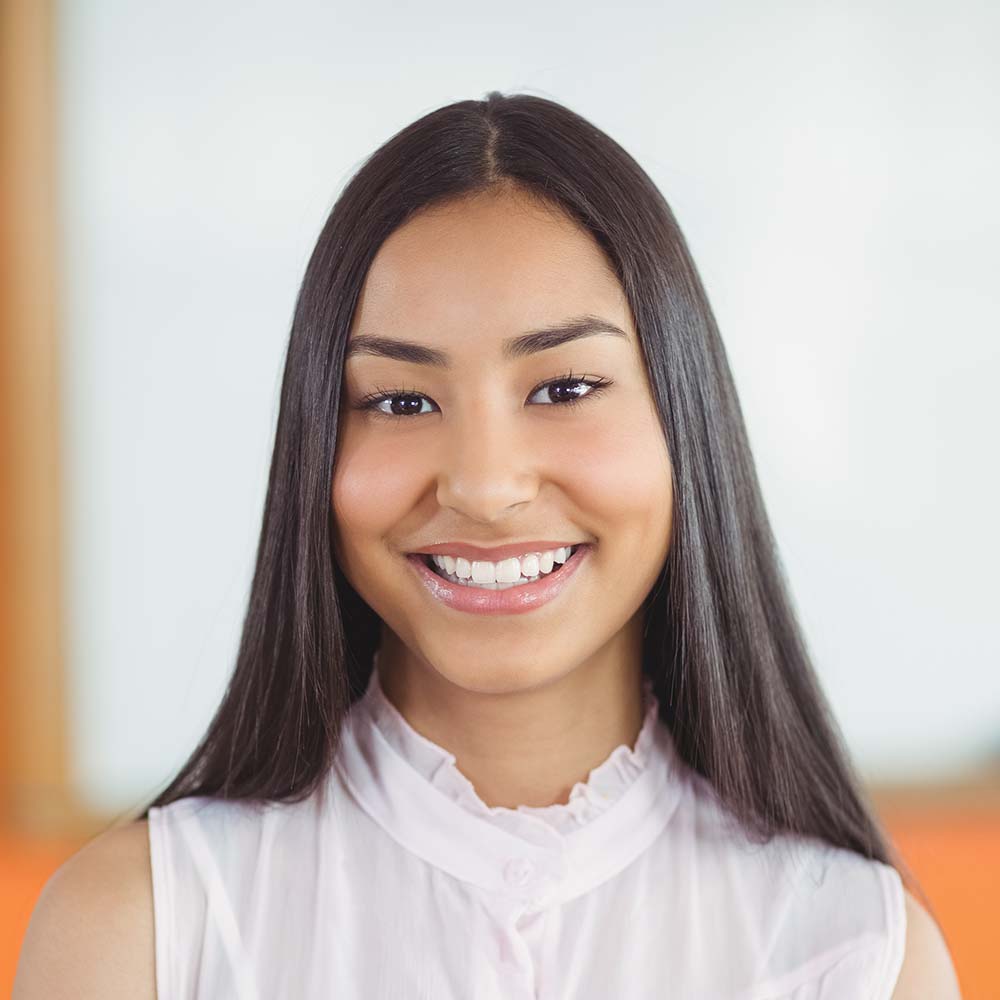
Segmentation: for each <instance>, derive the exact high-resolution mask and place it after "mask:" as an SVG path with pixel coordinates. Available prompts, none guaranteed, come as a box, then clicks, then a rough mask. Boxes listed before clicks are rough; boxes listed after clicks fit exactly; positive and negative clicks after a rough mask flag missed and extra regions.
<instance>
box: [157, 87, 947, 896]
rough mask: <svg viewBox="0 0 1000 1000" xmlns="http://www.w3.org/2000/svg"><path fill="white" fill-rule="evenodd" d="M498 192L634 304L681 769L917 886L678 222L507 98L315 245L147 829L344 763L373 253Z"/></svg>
mask: <svg viewBox="0 0 1000 1000" xmlns="http://www.w3.org/2000/svg"><path fill="white" fill-rule="evenodd" d="M498 186H507V187H515V188H518V189H521V190H526V191H528V192H530V193H533V194H534V195H536V196H538V197H540V198H542V199H545V200H546V201H547V202H548V203H549V204H552V205H554V206H556V207H558V208H560V209H561V210H562V211H563V212H566V213H568V214H569V216H570V217H571V218H573V219H575V220H576V221H577V222H578V223H579V224H580V225H581V226H583V227H585V228H586V229H587V230H588V231H589V232H590V233H591V234H592V235H593V237H594V239H596V240H597V242H598V244H599V245H600V246H601V247H602V248H603V250H604V252H605V253H606V254H607V257H608V259H609V260H610V262H611V263H612V265H613V266H614V268H615V271H616V273H617V275H618V278H619V281H620V282H621V285H622V287H623V289H624V292H625V295H626V297H627V301H628V303H629V305H630V307H631V309H632V313H633V317H634V320H635V326H636V330H637V331H638V335H639V341H640V344H641V347H642V350H643V353H644V358H645V363H646V366H647V369H648V374H649V384H650V386H651V389H652V393H653V396H654V398H655V402H656V405H657V407H658V411H659V414H660V419H661V422H662V426H663V433H664V435H665V436H666V441H667V445H668V449H669V454H670V458H671V463H672V465H673V475H674V525H673V529H672V530H673V534H672V541H671V546H670V550H669V554H668V556H667V559H666V561H665V564H664V566H663V570H662V572H661V575H660V577H659V579H658V581H657V583H656V585H655V586H654V587H653V588H652V589H651V591H650V593H649V594H648V595H647V597H646V601H645V605H644V608H645V635H644V650H643V670H644V672H645V673H646V674H647V675H648V676H649V677H650V678H651V679H652V681H653V685H654V690H655V692H656V694H657V696H658V697H659V700H660V706H661V716H662V718H663V720H664V722H665V723H666V724H667V725H668V726H669V728H670V730H671V732H672V734H673V738H674V741H675V744H676V747H677V750H678V753H679V754H680V756H681V757H682V758H683V759H684V760H685V761H686V762H687V763H688V764H689V765H690V766H691V767H692V768H693V769H694V770H695V771H696V772H698V773H699V774H700V775H702V776H703V777H704V778H705V779H707V782H708V784H709V786H710V787H711V789H712V790H713V791H714V793H715V795H716V796H717V797H718V798H719V799H720V800H721V802H722V803H723V804H724V805H725V806H726V807H727V808H728V810H729V811H730V813H731V814H732V815H733V816H735V817H736V818H737V819H738V820H739V821H740V822H741V823H742V825H743V826H744V828H745V829H746V830H747V831H748V832H749V833H750V835H751V837H753V838H754V839H759V840H761V841H766V840H768V839H770V838H771V837H772V836H774V835H775V834H778V833H794V834H801V835H805V836H812V837H817V838H820V839H822V840H824V841H826V842H828V843H829V844H832V845H834V846H837V847H842V848H847V849H849V850H851V851H855V852H857V853H859V854H861V855H863V856H864V857H866V858H869V859H876V860H879V861H882V862H884V863H887V864H892V865H893V866H894V867H896V868H897V869H898V870H900V871H901V872H902V873H904V875H905V880H906V881H907V883H908V884H910V885H913V886H916V887H917V888H918V891H919V884H918V883H917V881H916V879H915V878H914V877H913V876H912V873H910V872H909V870H908V868H907V866H906V865H905V863H904V862H903V860H902V858H901V857H900V856H898V855H897V853H896V851H895V849H894V847H893V845H892V844H891V841H890V840H889V838H888V837H887V836H886V834H885V833H884V831H883V830H882V828H881V827H880V824H879V821H878V819H877V817H876V814H875V810H874V808H873V807H872V805H871V803H870V802H869V801H868V800H867V798H866V796H865V792H864V789H863V785H862V783H861V781H860V779H859V777H858V775H857V774H856V773H855V771H854V770H853V768H852V764H851V762H850V757H849V754H848V751H847V747H846V744H845V742H844V741H843V737H842V735H841V733H840V731H839V729H838V727H837V724H836V722H835V720H834V718H833V714H832V712H831V710H830V708H829V705H828V704H827V702H826V699H825V697H824V694H823V692H822V690H821V687H820V685H819V682H818V680H817V677H816V675H815V673H814V669H813V666H812V664H811V661H810V658H809V654H808V652H807V649H806V645H805V641H804V638H803V635H802V632H801V629H800V626H799V624H798V622H797V620H796V616H795V612H794V610H793V607H792V605H791V602H790V600H789V596H788V590H787V584H786V581H785V578H784V574H783V569H782V566H781V563H780V559H779V556H778V552H777V548H776V545H775V541H774V537H773V534H772V532H771V527H770V524H769V521H768V517H767V514H766V511H765V508H764V503H763V500H762V497H761V492H760V487H759V485H758V481H757V475H756V471H755V468H754V463H753V457H752V454H751V450H750V445H749V442H748V439H747V433H746V429H745V426H744V422H743V417H742V413H741V410H740V405H739V401H738V399H737V395H736V390H735V387H734V384H733V378H732V374H731V372H730V369H729V363H728V360H727V358H726V352H725V349H724V347H723V344H722V340H721V338H720V336H719V331H718V328H717V326H716V322H715V318H714V316H713V314H712V309H711V307H710V306H709V303H708V298H707V296H706V294H705V290H704V288H703V287H702V283H701V279H700V278H699V275H698V272H697V270H696V269H695V265H694V263H693V261H692V259H691V255H690V253H689V251H688V247H687V244H686V242H685V239H684V236H683V234H682V233H681V230H680V228H679V227H678V225H677V222H676V220H675V219H674V215H673V213H672V211H671V209H670V207H669V206H668V204H667V203H666V201H665V200H664V198H663V196H662V194H661V193H660V192H659V190H658V189H657V188H656V186H655V184H654V183H653V182H652V180H651V179H650V178H649V177H648V176H647V175H646V173H645V172H644V171H643V170H642V168H641V167H640V166H639V165H638V163H636V161H635V160H634V159H633V158H632V157H631V156H630V155H629V154H628V153H627V152H626V151H625V150H624V149H623V148H622V147H621V146H619V145H618V144H617V143H616V142H615V141H614V140H612V139H611V138H610V137H609V136H607V135H606V134H605V133H604V132H602V131H600V130H599V129H598V128H597V127H596V126H594V125H592V124H591V123H590V122H589V121H587V120H586V119H584V118H582V117H581V116H579V115H578V114H575V113H574V112H572V111H570V110H569V109H567V108H565V107H563V106H561V105H559V104H558V103H555V102H553V101H550V100H546V99H543V98H540V97H536V96H530V95H525V94H514V95H509V96H504V95H503V94H501V93H500V92H498V91H493V92H491V93H490V94H488V95H487V97H486V99H485V100H482V101H472V100H469V101H459V102H457V103H455V104H450V105H448V106H447V107H443V108H440V109H438V110H436V111H433V112H431V113H429V114H427V115H425V116H423V117H422V118H420V119H419V120H418V121H416V122H414V123H413V124H411V125H408V126H407V127H405V128H404V129H402V130H401V131H400V132H398V133H397V134H396V135H394V136H393V137H392V138H390V139H389V140H388V141H387V142H386V143H385V144H384V145H382V146H381V147H380V148H379V149H378V150H376V151H375V152H374V153H373V154H372V155H371V156H370V157H369V158H368V160H367V161H366V162H365V163H364V164H363V165H362V166H361V168H360V169H359V170H358V171H357V173H356V174H355V175H354V176H353V178H352V179H351V180H350V182H349V183H348V184H347V186H346V187H345V189H344V191H343V193H342V194H341V196H340V198H339V199H338V200H337V203H336V204H335V205H334V207H333V210H332V211H331V213H330V217H329V218H328V220H327V221H326V224H325V225H324V227H323V230H322V232H321V233H320V236H319V239H318V241H317V243H316V247H315V249H314V251H313V253H312V256H311V258H310V260H309V264H308V266H307V268H306V273H305V277H304V279H303V282H302V287H301V289H300V291H299V295H298V299H297V301H296V305H295V311H294V317H293V320H292V328H291V335H290V338H289V344H288V353H287V357H286V361H285V370H284V378H283V381H282V387H281V405H280V411H279V414H278V423H277V430H276V435H275V442H274V453H273V456H272V459H271V469H270V477H269V481H268V487H267V497H266V501H265V505H264V515H263V524H262V526H261V534H260V540H259V543H258V548H257V560H256V567H255V570H254V575H253V583H252V587H251V591H250V597H249V606H248V609H247V615H246V619H245V622H244V625H243V633H242V638H241V641H240V646H239V652H238V654H237V658H236V667H235V670H234V671H233V675H232V678H231V680H230V682H229V685H228V688H227V690H226V692H225V694H224V696H223V698H222V702H221V704H220V705H219V708H218V710H217V711H216V713H215V716H214V718H213V719H212V721H211V723H210V724H209V727H208V730H207V732H206V733H205V735H204V737H203V738H202V740H201V742H200V743H199V745H198V747H197V748H196V749H195V750H194V752H193V753H192V754H191V756H190V758H189V759H188V760H187V762H186V763H185V764H184V765H183V767H182V768H181V770H180V772H179V773H178V774H177V776H176V777H175V778H174V779H173V781H171V783H170V784H169V785H168V786H167V788H166V789H165V790H164V791H162V792H161V793H160V794H159V795H158V796H157V797H156V798H155V800H153V801H152V802H151V803H150V804H149V806H147V807H146V808H145V809H144V810H143V812H142V813H141V815H140V816H139V818H147V817H148V810H149V808H150V806H162V805H166V804H167V803H169V802H172V801H174V800H176V799H179V798H183V797H186V796H194V795H198V796H212V797H216V798H223V799H241V800H256V801H289V802H290V801H300V800H302V799H303V798H305V797H307V796H308V795H309V794H310V793H311V792H312V791H313V790H314V789H315V788H316V786H317V784H318V782H320V780H321V779H322V778H323V777H324V775H325V774H326V772H327V770H328V768H329V767H330V765H331V763H332V760H333V757H334V754H335V752H336V750H337V746H338V740H339V732H340V725H341V721H342V720H343V718H344V716H345V714H346V712H347V711H348V709H349V708H350V706H351V704H353V702H354V701H355V700H356V699H357V698H358V697H359V696H360V694H361V693H362V692H363V691H364V688H365V685H366V683H367V681H368V679H369V677H370V674H371V669H372V655H373V653H374V651H375V648H376V645H377V643H378V640H379V625H380V622H379V619H378V617H377V615H376V614H375V613H374V612H373V611H372V609H371V608H370V607H368V605H367V604H365V602H364V601H363V600H362V599H361V598H360V597H359V595H358V594H357V592H356V591H355V590H354V589H353V588H352V587H351V585H350V584H349V583H348V581H347V580H346V578H345V577H344V576H343V574H342V573H341V571H340V568H339V567H338V565H337V563H336V560H335V559H334V557H333V547H332V538H333V531H332V528H333V520H332V519H333V511H332V504H331V482H332V472H333V466H334V455H335V450H336V443H337V415H338V412H339V409H340V403H341V401H340V392H341V381H342V373H343V359H344V349H345V345H346V343H347V339H348V332H349V329H350V326H351V321H352V316H353V314H354V310H355V305H356V303H357V300H358V296H359V294H360V291H361V287H362V284H363V282H364V279H365V276H366V274H367V272H368V268H369V266H370V264H371V261H372V259H373V258H374V256H375V254H376V252H377V251H378V249H379V247H380V246H381V244H382V243H383V241H384V240H385V239H386V238H387V237H388V236H389V234H390V233H392V232H393V230H395V229H396V228H397V227H399V226H400V225H402V224H403V223H404V222H405V221H406V220H407V219H408V218H409V217H410V216H411V215H412V214H413V213H414V212H417V211H419V210H420V209H423V208H425V207H427V206H430V205H432V204H434V203H439V202H443V201H444V200H446V199H457V198H460V197H461V196H463V195H469V194H473V193H478V192H481V191H484V190H486V189H490V188H495V187H498ZM921 895H922V894H921ZM928 908H929V907H928Z"/></svg>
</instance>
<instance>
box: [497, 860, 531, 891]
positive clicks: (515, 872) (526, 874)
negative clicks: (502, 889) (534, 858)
mask: <svg viewBox="0 0 1000 1000" xmlns="http://www.w3.org/2000/svg"><path fill="white" fill-rule="evenodd" d="M534 874H535V866H534V865H533V864H532V863H531V862H530V861H529V860H528V859H527V858H511V859H510V860H509V861H508V862H507V864H506V865H505V866H504V870H503V877H504V878H505V879H506V880H507V884H508V885H515V886H525V885H527V884H528V883H529V882H530V881H531V877H532V876H533V875H534Z"/></svg>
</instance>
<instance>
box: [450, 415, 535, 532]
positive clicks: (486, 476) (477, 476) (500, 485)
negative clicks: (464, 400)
mask: <svg viewBox="0 0 1000 1000" xmlns="http://www.w3.org/2000/svg"><path fill="white" fill-rule="evenodd" d="M502 409H503V408H502V407H501V406H500V405H493V406H490V405H489V404H484V405H481V406H475V407H470V408H469V409H467V410H466V411H464V413H463V415H462V417H461V418H459V419H456V420H455V421H453V422H452V423H451V426H450V427H449V428H448V433H447V434H446V435H445V436H444V439H443V441H442V451H441V452H440V458H439V462H438V472H437V501H438V503H439V504H440V505H441V506H442V507H450V508H451V509H452V510H454V511H455V512H456V513H458V514H460V515H461V516H462V517H463V518H467V519H468V520H470V521H479V522H482V523H491V522H494V521H496V520H498V519H500V518H502V517H503V516H504V515H505V514H506V512H507V511H508V510H510V508H512V507H516V506H518V505H519V504H524V503H528V502H529V501H531V500H532V499H534V497H535V496H536V495H537V493H538V486H539V470H538V469H537V467H536V466H537V460H538V456H537V453H536V452H535V451H534V450H533V449H532V447H531V443H530V440H529V435H528V434H527V432H526V425H524V424H522V425H521V426H519V423H520V421H519V418H518V414H516V413H515V414H511V412H510V411H509V409H503V412H501V410H502Z"/></svg>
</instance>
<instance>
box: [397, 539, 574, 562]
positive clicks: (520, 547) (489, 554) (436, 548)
mask: <svg viewBox="0 0 1000 1000" xmlns="http://www.w3.org/2000/svg"><path fill="white" fill-rule="evenodd" d="M586 544H587V543H586V542H567V541H560V542H513V543H512V544H510V545H500V546H498V547H497V548H493V549H484V548H480V547H479V546H478V545H468V544H466V543H465V542H439V543H438V544H437V545H428V546H426V547H424V548H422V549H419V550H418V551H416V552H413V553H412V554H413V555H438V556H440V555H449V556H461V558H463V559H468V560H469V562H475V561H477V560H478V561H480V562H502V561H503V560H504V559H513V558H514V557H515V556H522V555H524V554H525V553H527V552H547V551H548V550H549V549H558V548H563V547H567V548H571V547H572V546H574V545H586Z"/></svg>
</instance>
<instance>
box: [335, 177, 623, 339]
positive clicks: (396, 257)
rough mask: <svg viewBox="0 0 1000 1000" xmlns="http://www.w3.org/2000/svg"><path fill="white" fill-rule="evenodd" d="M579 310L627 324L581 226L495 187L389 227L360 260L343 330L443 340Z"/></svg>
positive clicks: (502, 331) (505, 330) (612, 282)
mask: <svg viewBox="0 0 1000 1000" xmlns="http://www.w3.org/2000/svg"><path fill="white" fill-rule="evenodd" d="M581 313H595V314H597V315H603V316H606V317H607V318H608V319H609V320H612V321H614V322H616V323H617V324H618V325H620V326H621V327H622V328H623V329H625V330H627V331H628V330H630V329H631V321H630V316H629V310H628V307H627V304H626V301H625V297H624V293H623V291H622V288H621V285H620V284H619V282H618V279H617V277H616V276H615V274H614V271H613V270H612V268H611V265H610V263H609V262H608V260H607V258H606V257H605V256H604V253H603V252H602V251H601V249H600V247H599V246H598V245H597V243H596V241H595V240H594V238H593V237H592V236H591V235H590V233H588V232H587V231H586V230H585V229H584V228H583V227H582V226H580V225H578V224H576V223H575V222H573V221H572V220H570V219H569V218H568V217H566V216H565V215H564V214H563V213H561V212H559V211H558V210H556V209H554V208H552V207H551V206H548V205H545V204H543V203H541V202H539V201H537V200H535V199H533V198H531V197H530V196H527V195H525V194H523V193H511V192H503V193H489V194H484V195H476V196H473V197H470V198H463V199H461V200H459V201H455V202H452V203H449V204H447V205H441V206H433V207H432V208H430V209H427V210H425V211H423V212H421V213H419V214H418V215H416V216H415V217H414V218H412V219H410V220H408V221H407V222H406V223H405V224H404V225H402V226H401V227H399V228H398V229H397V230H395V231H394V232H393V233H392V234H391V235H390V236H389V237H388V239H387V240H386V241H385V243H383V245H382V246H381V247H380V248H379V251H378V253H377V254H376V256H375V259H374V260H373V262H372V264H371V267H370V268H369V271H368V275H367V277H366V279H365V283H364V286H363V288H362V292H361V297H360V299H359V301H358V307H357V309H356V311H355V317H354V323H353V327H352V329H353V330H357V331H358V332H361V333H365V334H376V335H378V334H390V333H392V332H395V333H401V332H407V331H411V332H412V333H413V334H414V335H416V336H420V335H423V336H424V337H425V338H426V339H433V340H435V341H438V342H440V343H442V344H444V343H446V342H447V341H448V340H449V339H450V338H451V337H462V335H463V334H465V335H466V336H467V334H468V333H469V332H470V331H475V332H476V333H477V337H476V338H475V339H476V340H477V341H484V340H486V339H488V338H489V337H490V336H492V335H494V334H495V336H496V337H497V338H500V337H502V336H504V335H507V334H510V333H512V332H520V330H522V329H529V328H532V327H537V326H539V325H542V324H545V323H548V322H552V321H559V320H563V319H565V318H566V317H568V316H573V315H578V314H581ZM462 339H463V340H464V339H466V338H465V337H463V338H462Z"/></svg>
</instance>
